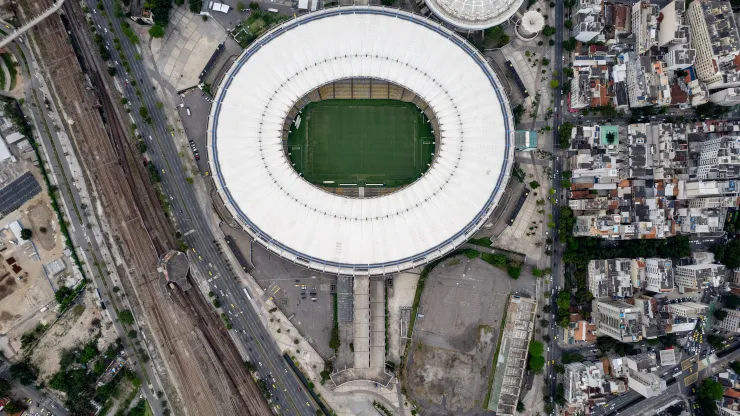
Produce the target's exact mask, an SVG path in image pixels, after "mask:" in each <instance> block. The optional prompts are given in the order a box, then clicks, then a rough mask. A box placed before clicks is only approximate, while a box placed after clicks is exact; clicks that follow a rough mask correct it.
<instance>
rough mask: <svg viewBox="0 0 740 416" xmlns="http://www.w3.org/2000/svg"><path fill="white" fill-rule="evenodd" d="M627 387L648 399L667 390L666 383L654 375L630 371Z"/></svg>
mask: <svg viewBox="0 0 740 416" xmlns="http://www.w3.org/2000/svg"><path fill="white" fill-rule="evenodd" d="M627 385H628V387H629V389H630V390H634V391H635V392H637V393H638V394H640V395H641V396H642V397H645V398H647V399H649V398H651V397H655V396H658V395H660V394H661V393H663V392H664V391H665V390H666V387H667V385H666V382H665V380H663V379H662V378H660V377H658V375H657V374H654V373H645V372H642V371H635V370H633V369H631V368H630V369H629V371H628V373H627Z"/></svg>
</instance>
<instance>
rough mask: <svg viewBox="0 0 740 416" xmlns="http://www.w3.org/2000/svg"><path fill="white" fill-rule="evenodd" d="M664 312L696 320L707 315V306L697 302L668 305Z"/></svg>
mask: <svg viewBox="0 0 740 416" xmlns="http://www.w3.org/2000/svg"><path fill="white" fill-rule="evenodd" d="M666 310H667V311H668V313H670V314H671V315H675V316H683V317H684V318H693V319H696V318H698V317H700V316H706V315H707V313H709V305H706V304H704V303H698V302H681V303H669V304H668V305H667V306H666Z"/></svg>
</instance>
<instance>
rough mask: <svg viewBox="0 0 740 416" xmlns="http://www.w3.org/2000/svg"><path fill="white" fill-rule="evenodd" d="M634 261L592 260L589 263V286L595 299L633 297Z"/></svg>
mask: <svg viewBox="0 0 740 416" xmlns="http://www.w3.org/2000/svg"><path fill="white" fill-rule="evenodd" d="M631 273H632V260H630V259H608V260H591V261H590V262H589V263H588V286H589V290H590V291H591V293H592V294H593V295H594V297H595V298H603V297H611V298H628V297H632V294H633V291H632V274H631Z"/></svg>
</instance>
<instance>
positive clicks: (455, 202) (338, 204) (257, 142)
mask: <svg viewBox="0 0 740 416" xmlns="http://www.w3.org/2000/svg"><path fill="white" fill-rule="evenodd" d="M348 78H372V79H376V80H384V81H388V82H390V83H394V84H397V85H401V86H403V87H404V88H406V89H408V90H409V91H413V92H414V93H415V94H416V95H417V96H419V97H421V98H422V99H423V100H424V101H425V102H426V103H428V104H429V107H430V108H431V110H432V111H433V112H434V117H435V120H436V123H437V126H438V131H437V132H436V135H437V137H438V138H437V140H438V143H437V146H436V149H437V151H436V155H435V157H434V160H433V163H432V165H431V167H430V168H429V169H428V170H427V172H426V173H425V174H424V175H423V176H422V177H421V178H420V179H418V180H417V181H415V182H413V183H411V184H410V185H408V186H406V187H404V188H403V189H401V190H398V191H397V192H394V193H392V194H389V195H384V196H380V197H374V198H348V197H344V196H341V195H336V194H332V193H329V192H326V191H324V190H322V189H320V188H319V187H316V186H314V185H311V184H310V183H308V182H307V181H306V180H304V179H303V178H302V177H301V176H300V175H299V174H298V173H297V172H296V171H295V170H294V169H293V167H292V166H291V164H290V163H289V161H288V158H287V157H286V153H285V137H286V134H287V133H286V128H289V127H290V120H289V119H288V116H289V112H290V111H291V109H294V108H295V105H296V102H297V101H298V100H299V99H301V97H304V96H305V95H306V94H307V93H308V92H309V91H312V90H315V89H317V88H318V87H320V86H322V85H325V84H328V83H332V82H336V81H337V80H342V79H348ZM286 120H288V121H287V122H286ZM513 137H514V121H513V117H512V115H511V110H510V108H509V103H508V100H507V97H506V95H505V92H504V90H503V88H502V87H501V84H500V82H499V80H498V79H497V77H496V75H495V73H494V71H493V70H492V69H491V68H490V66H489V65H488V63H487V62H486V60H485V59H484V58H483V56H482V55H480V54H479V53H478V51H477V50H475V49H474V48H473V47H472V46H471V45H470V44H468V43H467V42H466V41H465V40H464V39H462V38H460V37H459V36H458V35H456V34H455V33H454V32H452V31H450V30H448V29H445V28H443V27H441V26H440V25H438V24H435V23H434V22H431V21H429V20H427V19H425V18H422V17H419V16H417V15H413V14H410V13H406V12H403V11H400V10H394V9H385V8H379V7H367V6H365V7H362V6H351V7H341V8H332V9H325V10H322V11H319V12H315V13H310V14H307V15H304V16H302V17H299V18H297V19H294V20H291V21H289V22H286V23H284V24H283V25H281V26H279V27H276V28H274V29H273V30H271V31H270V32H268V33H267V34H265V35H264V36H262V37H261V38H259V39H257V40H256V41H255V42H254V43H252V44H251V45H250V46H249V47H248V48H247V49H245V50H244V52H243V53H242V54H241V55H240V56H239V57H238V58H237V60H236V61H235V62H234V64H233V65H232V67H231V68H230V69H229V71H228V72H227V73H226V74H225V75H224V78H223V80H222V81H221V84H220V85H219V87H218V89H217V93H216V96H215V99H214V102H213V106H212V109H211V116H210V118H209V125H208V130H207V142H208V143H207V149H208V153H209V164H210V167H211V172H212V176H213V180H214V182H215V186H216V188H217V191H218V195H219V196H220V198H221V199H222V201H223V203H224V205H225V206H226V207H227V209H228V210H229V211H230V213H231V215H232V216H233V217H234V218H235V219H236V220H237V221H238V222H239V223H240V225H241V226H242V227H244V229H245V230H246V231H247V232H248V233H249V234H250V235H251V236H252V237H253V238H254V239H255V240H256V241H257V242H259V243H260V244H261V245H263V246H264V247H266V248H267V249H268V250H270V251H272V252H274V253H276V254H278V255H280V256H282V257H284V258H285V259H288V260H290V261H293V262H295V263H297V264H301V265H303V266H305V267H309V268H311V269H315V270H319V271H323V272H326V273H334V274H346V275H358V274H369V275H377V274H387V273H395V272H398V271H402V270H405V269H409V268H413V267H418V266H421V265H424V264H426V263H428V262H430V261H433V260H435V259H437V258H440V257H442V256H444V255H445V254H447V253H449V252H451V251H453V250H454V249H456V248H457V247H459V246H460V245H461V244H463V243H464V242H466V241H467V240H468V239H469V238H470V237H471V236H472V235H473V234H474V233H475V232H476V231H477V230H478V229H479V228H480V227H481V226H482V225H483V224H484V222H485V221H486V219H487V218H488V217H489V216H490V214H491V212H492V211H493V210H494V208H495V207H496V204H497V203H498V202H499V200H500V198H501V196H502V193H503V191H504V188H505V187H506V183H507V181H508V179H509V175H510V172H511V167H512V163H513V152H514V145H513Z"/></svg>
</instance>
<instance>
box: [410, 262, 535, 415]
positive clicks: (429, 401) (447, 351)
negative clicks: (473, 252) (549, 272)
mask: <svg viewBox="0 0 740 416" xmlns="http://www.w3.org/2000/svg"><path fill="white" fill-rule="evenodd" d="M532 283H533V282H532V281H531V280H530V278H524V277H523V278H522V279H520V280H512V279H511V278H510V277H509V276H508V275H507V274H506V272H504V271H502V270H500V269H497V268H495V267H493V266H491V265H490V264H488V263H486V262H484V261H482V260H480V259H473V260H471V259H468V258H467V257H465V256H457V257H455V258H453V259H449V260H446V261H445V262H444V263H442V264H440V265H438V266H437V267H436V268H435V269H434V270H433V271H432V272H431V273H430V274H429V276H428V277H427V280H426V285H425V287H424V293H423V294H422V297H421V304H420V309H419V313H420V314H422V315H423V318H418V319H417V320H416V325H415V328H414V333H413V343H412V345H411V348H410V350H409V361H408V362H409V364H408V367H407V374H406V384H407V388H408V390H409V395H410V397H411V398H412V399H413V400H414V401H416V402H417V403H419V404H420V405H422V407H424V408H426V409H428V410H431V411H433V412H435V413H441V414H456V415H457V414H477V413H480V412H483V409H480V406H481V403H482V401H483V399H484V397H485V394H486V386H487V380H488V374H489V372H490V365H491V362H492V359H493V353H494V351H495V343H496V342H497V341H498V336H499V329H500V327H501V321H500V320H501V317H502V315H503V310H504V307H505V305H506V298H507V296H508V294H509V293H510V292H512V291H523V290H525V289H526V287H527V286H529V287H530V288H531V286H532Z"/></svg>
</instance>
